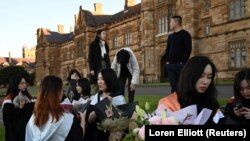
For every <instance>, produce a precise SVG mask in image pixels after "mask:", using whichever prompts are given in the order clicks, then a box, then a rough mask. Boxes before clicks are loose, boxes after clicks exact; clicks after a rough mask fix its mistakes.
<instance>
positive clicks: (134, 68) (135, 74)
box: [129, 51, 140, 85]
mask: <svg viewBox="0 0 250 141" xmlns="http://www.w3.org/2000/svg"><path fill="white" fill-rule="evenodd" d="M129 61H130V62H131V67H132V72H133V74H132V79H131V84H132V85H135V84H139V77H140V68H139V64H138V61H137V59H136V56H135V54H134V53H133V52H132V51H131V57H130V59H129Z"/></svg>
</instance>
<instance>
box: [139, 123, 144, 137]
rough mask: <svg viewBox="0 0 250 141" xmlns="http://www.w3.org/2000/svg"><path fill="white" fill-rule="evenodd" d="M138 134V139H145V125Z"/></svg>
mask: <svg viewBox="0 0 250 141" xmlns="http://www.w3.org/2000/svg"><path fill="white" fill-rule="evenodd" d="M138 134H139V137H140V138H142V139H143V140H144V139H145V125H143V126H142V127H141V129H140V130H139V133H138Z"/></svg>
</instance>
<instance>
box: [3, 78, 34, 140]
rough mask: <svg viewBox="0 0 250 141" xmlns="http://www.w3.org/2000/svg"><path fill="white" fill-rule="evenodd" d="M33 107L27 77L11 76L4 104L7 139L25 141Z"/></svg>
mask: <svg viewBox="0 0 250 141" xmlns="http://www.w3.org/2000/svg"><path fill="white" fill-rule="evenodd" d="M33 108H34V102H32V97H31V95H30V93H29V92H28V90H27V79H26V77H25V76H21V75H20V76H18V75H16V76H13V77H12V78H10V80H9V85H8V88H7V92H6V96H5V98H4V101H3V104H2V111H3V123H4V126H5V141H24V139H25V127H26V124H27V122H28V121H29V118H30V116H31V115H32V111H33Z"/></svg>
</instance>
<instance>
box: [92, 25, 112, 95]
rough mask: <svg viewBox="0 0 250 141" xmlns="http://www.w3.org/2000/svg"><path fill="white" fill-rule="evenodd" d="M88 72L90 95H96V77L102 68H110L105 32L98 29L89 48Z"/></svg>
mask: <svg viewBox="0 0 250 141" xmlns="http://www.w3.org/2000/svg"><path fill="white" fill-rule="evenodd" d="M88 61H89V70H90V83H91V94H96V93H97V92H98V91H99V90H98V87H97V75H98V73H99V72H100V71H101V70H102V69H103V68H109V67H110V58H109V46H108V44H107V42H106V31H105V30H103V29H100V30H98V31H97V32H96V37H95V40H94V41H93V42H92V43H91V44H90V46H89V58H88Z"/></svg>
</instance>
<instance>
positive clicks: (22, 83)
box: [19, 82, 27, 85]
mask: <svg viewBox="0 0 250 141" xmlns="http://www.w3.org/2000/svg"><path fill="white" fill-rule="evenodd" d="M19 84H20V85H24V84H27V82H21V83H19Z"/></svg>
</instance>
